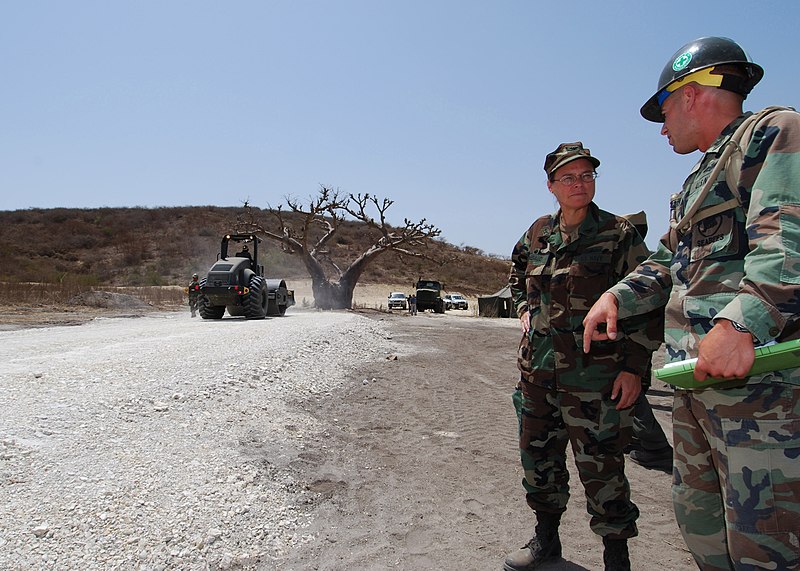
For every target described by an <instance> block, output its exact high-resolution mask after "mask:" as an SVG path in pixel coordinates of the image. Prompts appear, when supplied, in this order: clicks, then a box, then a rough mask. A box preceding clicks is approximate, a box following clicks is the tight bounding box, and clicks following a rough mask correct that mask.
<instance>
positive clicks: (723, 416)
mask: <svg viewBox="0 0 800 571" xmlns="http://www.w3.org/2000/svg"><path fill="white" fill-rule="evenodd" d="M798 396H800V387H798V386H794V385H790V384H784V383H761V384H751V385H745V386H743V387H739V388H727V389H705V390H700V391H684V390H678V391H676V394H675V401H674V406H673V430H674V444H675V467H674V481H673V487H672V494H673V503H674V507H675V516H676V518H677V520H678V525H679V527H680V529H681V533H682V534H683V537H684V540H685V541H686V545H688V547H689V549H690V550H691V552H692V555H693V556H694V558H695V561H696V562H697V564H698V566H699V567H700V569H701V570H703V571H720V570H725V571H728V570H736V571H744V570H754V569H774V570H776V571H777V570H780V571H789V570H800V402H799V401H798Z"/></svg>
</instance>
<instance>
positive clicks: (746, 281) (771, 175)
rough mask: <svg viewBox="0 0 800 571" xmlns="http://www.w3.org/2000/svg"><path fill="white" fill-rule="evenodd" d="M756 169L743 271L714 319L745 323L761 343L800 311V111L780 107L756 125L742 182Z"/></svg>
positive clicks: (748, 210) (747, 182) (748, 215)
mask: <svg viewBox="0 0 800 571" xmlns="http://www.w3.org/2000/svg"><path fill="white" fill-rule="evenodd" d="M748 172H749V173H751V174H748ZM754 172H757V173H758V174H757V176H756V177H755V179H754V180H753V181H752V186H751V188H752V190H751V194H750V204H749V208H748V209H747V212H746V222H745V223H746V228H747V235H748V241H749V244H748V245H749V251H748V253H747V254H746V256H745V258H744V277H743V278H742V281H741V283H740V285H739V292H738V294H737V295H736V297H734V299H733V300H732V301H731V302H730V303H729V304H728V305H727V306H726V307H724V308H723V309H722V310H721V311H720V312H719V314H718V315H717V317H716V319H729V320H731V321H736V322H739V323H741V324H743V325H744V326H745V327H747V328H748V329H749V330H750V332H751V333H752V334H753V335H754V336H755V337H756V338H757V339H758V341H760V342H762V343H763V342H766V341H769V340H772V339H775V338H776V337H778V336H779V335H780V334H781V332H782V331H783V329H784V326H785V325H786V323H787V321H795V320H796V319H797V315H798V313H800V301H798V285H800V196H798V191H797V189H798V184H800V114H798V113H794V112H782V113H778V114H777V115H776V116H775V117H774V118H771V119H770V120H768V121H767V122H766V124H765V125H764V126H762V127H760V128H759V129H758V130H757V132H756V133H755V134H754V136H753V138H752V140H751V143H750V144H749V146H748V148H747V152H746V155H745V159H744V161H743V164H742V170H741V178H740V187H744V188H745V189H746V188H747V187H748V186H750V184H749V179H752V173H754Z"/></svg>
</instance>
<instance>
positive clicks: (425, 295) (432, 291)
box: [417, 279, 445, 313]
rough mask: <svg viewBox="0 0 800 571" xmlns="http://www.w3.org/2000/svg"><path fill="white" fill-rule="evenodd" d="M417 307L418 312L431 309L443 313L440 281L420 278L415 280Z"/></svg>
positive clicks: (443, 305) (443, 306) (443, 304)
mask: <svg viewBox="0 0 800 571" xmlns="http://www.w3.org/2000/svg"><path fill="white" fill-rule="evenodd" d="M417 309H418V310H419V311H420V312H424V311H425V310H426V309H432V310H433V312H434V313H444V310H445V303H444V299H442V284H441V282H437V281H435V280H422V279H421V280H418V281H417Z"/></svg>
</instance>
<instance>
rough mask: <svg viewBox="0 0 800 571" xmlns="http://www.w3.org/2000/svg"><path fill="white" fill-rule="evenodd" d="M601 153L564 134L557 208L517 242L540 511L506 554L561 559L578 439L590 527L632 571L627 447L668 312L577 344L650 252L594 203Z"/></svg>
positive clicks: (510, 564) (615, 562)
mask: <svg viewBox="0 0 800 571" xmlns="http://www.w3.org/2000/svg"><path fill="white" fill-rule="evenodd" d="M599 165H600V161H599V160H598V159H597V158H596V157H593V156H592V155H591V153H590V152H589V149H586V148H584V146H583V144H582V143H580V142H576V143H563V144H561V145H559V146H558V148H557V149H556V150H555V151H553V152H552V153H549V154H548V155H547V158H546V159H545V163H544V170H545V172H546V173H547V188H548V189H549V190H550V192H551V193H552V194H553V196H554V197H555V198H556V200H557V201H558V206H559V209H558V212H556V213H555V214H553V215H547V216H542V217H541V218H539V219H538V220H536V221H535V222H534V223H533V225H532V226H531V227H530V228H529V229H528V231H527V232H525V234H523V236H522V238H520V240H519V242H518V243H517V244H516V246H515V247H514V251H513V254H512V257H511V260H512V268H511V275H510V277H509V284H510V287H511V294H512V298H513V301H514V304H515V307H516V310H517V315H519V316H520V324H521V327H522V340H521V342H520V347H519V355H518V359H517V364H518V367H519V370H520V381H519V383H518V385H517V390H516V391H515V393H514V397H513V401H514V405H515V408H516V412H517V418H518V420H519V448H520V459H521V461H522V467H523V471H524V479H523V481H522V485H523V487H524V489H525V492H526V501H527V503H528V505H529V506H530V508H531V509H532V510H533V511H534V512H535V513H536V527H535V531H534V536H533V538H532V539H531V540H530V541H529V542H528V543H527V545H525V546H523V547H522V548H520V549H519V550H517V551H514V552H513V553H511V554H510V555H509V556H508V557H507V558H506V560H505V563H504V567H503V568H504V569H505V570H506V571H528V570H531V569H536V568H538V567H539V566H540V565H541V564H542V563H544V562H546V561H549V560H551V559H555V558H558V557H560V556H561V540H560V537H559V533H558V528H559V524H560V521H561V516H562V514H563V513H564V512H565V511H566V509H567V501H568V499H569V471H568V469H567V457H566V448H567V445H568V444H570V445H571V446H572V450H573V454H574V458H575V464H576V466H577V469H578V474H579V476H580V479H581V482H582V483H583V487H584V490H585V497H586V509H587V511H588V512H589V515H590V516H591V521H590V523H589V525H590V528H591V529H592V531H593V532H594V533H596V534H597V535H599V536H601V537H602V539H603V545H604V550H603V562H604V565H605V569H606V570H607V571H627V570H630V568H631V566H630V558H629V552H628V543H627V542H628V539H629V538H631V537H635V536H636V535H637V534H638V530H637V527H636V519H637V518H638V517H639V510H638V508H637V507H636V505H635V504H634V503H633V502H632V501H631V498H630V485H629V483H628V480H627V478H626V477H625V470H624V467H625V456H624V450H625V448H626V446H627V445H628V444H629V442H630V439H631V432H632V428H631V422H632V420H631V419H632V414H633V412H632V411H633V409H632V407H631V405H633V404H634V403H635V402H636V399H637V397H638V395H639V393H640V391H641V389H642V381H641V377H642V375H644V374H645V373H646V372H647V371H648V370H649V367H650V359H651V356H652V352H653V351H654V350H655V349H657V348H658V347H659V345H660V344H661V334H662V331H663V320H662V316H661V313H660V311H659V312H655V313H654V315H652V316H646V317H645V318H643V319H633V320H630V321H629V322H627V323H626V324H625V333H626V334H625V336H624V337H623V336H621V337H620V338H619V339H618V340H616V341H608V342H606V343H605V344H604V347H603V348H602V349H601V350H600V351H598V352H595V353H593V354H591V355H586V354H584V353H583V350H582V347H580V345H579V342H580V341H581V340H582V334H583V324H582V321H583V318H584V316H585V315H586V312H587V311H588V310H589V308H590V307H591V306H592V304H593V303H594V302H595V301H596V300H597V298H598V297H599V296H600V295H601V294H602V293H603V292H604V291H605V290H606V289H607V288H608V287H609V286H610V285H612V284H614V283H616V282H617V281H618V280H619V279H621V278H622V277H623V276H625V275H626V274H627V273H628V272H629V271H631V270H632V269H633V268H635V267H636V266H637V265H638V264H639V263H640V262H641V261H643V260H645V259H646V258H647V255H648V254H649V251H648V249H647V247H646V246H645V244H644V241H643V240H642V237H641V236H640V235H639V233H638V231H637V230H636V228H635V227H634V225H633V224H631V223H630V222H629V221H628V220H626V219H625V218H623V217H622V216H617V215H615V214H611V213H609V212H606V211H604V210H600V208H598V207H597V205H596V204H595V203H594V196H595V178H596V177H597V172H596V171H595V169H596V168H597V167H598V166H599Z"/></svg>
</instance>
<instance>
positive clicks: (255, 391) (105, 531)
mask: <svg viewBox="0 0 800 571" xmlns="http://www.w3.org/2000/svg"><path fill="white" fill-rule="evenodd" d="M388 351H389V340H388V339H387V334H386V330H385V327H384V325H383V324H382V323H381V322H380V321H378V320H373V319H369V318H366V317H364V316H362V315H357V314H353V313H347V312H325V313H320V312H313V311H308V312H302V311H299V312H290V313H289V314H287V316H286V317H284V318H273V319H268V320H265V321H262V322H247V321H244V320H240V319H224V320H222V321H220V322H204V321H203V320H201V319H189V316H188V312H187V313H184V312H181V313H158V314H149V315H147V316H143V317H137V318H106V319H103V318H100V319H94V320H93V321H92V322H90V323H87V324H85V325H82V326H78V327H51V328H42V329H24V330H18V331H3V332H0V363H2V364H0V410H2V417H1V418H0V569H3V570H37V571H38V570H43V569H53V570H67V569H70V570H73V569H74V570H81V571H90V570H95V569H97V570H100V569H102V570H108V569H121V570H133V569H136V570H141V571H146V570H162V569H186V570H194V569H198V570H200V569H251V568H264V569H270V568H273V567H274V562H275V561H279V560H281V558H283V557H284V556H286V554H287V553H288V552H289V551H290V550H291V549H292V548H295V547H297V546H299V545H302V544H303V543H304V542H307V541H310V540H311V535H310V534H309V533H308V532H307V530H306V527H307V525H308V523H309V518H310V517H311V516H310V515H309V514H310V505H311V504H313V503H314V502H315V501H316V499H317V498H318V497H319V496H320V493H321V492H324V489H322V488H324V483H318V484H317V487H318V488H320V489H314V487H313V486H311V487H309V486H308V485H305V484H302V483H300V482H298V480H297V478H295V477H294V476H293V471H292V470H291V469H290V465H291V464H292V462H293V461H296V460H297V459H298V458H301V457H302V454H303V450H304V448H305V446H306V442H305V440H304V439H305V438H306V437H307V435H311V434H319V433H320V432H321V431H320V427H319V426H318V423H319V421H318V420H316V419H315V418H314V416H313V415H311V414H309V413H308V412H306V411H305V410H303V403H307V402H310V401H313V400H314V399H326V398H330V396H331V395H334V394H336V393H337V391H339V390H340V388H341V386H342V384H343V383H344V382H345V380H346V378H347V375H348V374H351V373H352V371H353V369H354V367H355V366H356V364H362V363H364V362H369V361H370V360H377V359H382V360H385V359H386V356H387V352H388Z"/></svg>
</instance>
